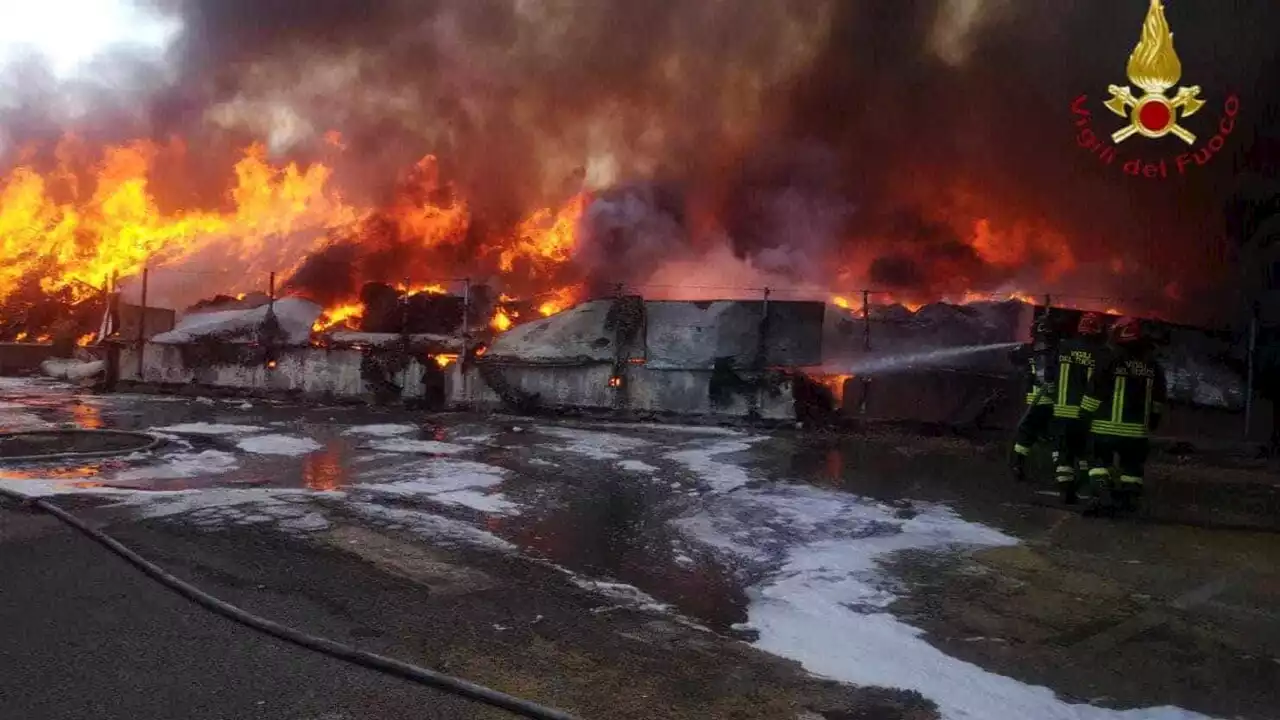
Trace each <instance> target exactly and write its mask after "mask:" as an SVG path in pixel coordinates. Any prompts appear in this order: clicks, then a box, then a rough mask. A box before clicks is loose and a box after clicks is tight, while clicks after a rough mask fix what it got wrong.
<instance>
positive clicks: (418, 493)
mask: <svg viewBox="0 0 1280 720" xmlns="http://www.w3.org/2000/svg"><path fill="white" fill-rule="evenodd" d="M379 475H380V476H382V477H387V476H390V477H391V478H393V479H392V480H391V481H390V482H383V483H377V484H365V485H360V486H359V488H360V490H362V491H365V492H370V493H377V494H382V495H397V496H401V497H425V498H430V499H431V500H433V501H435V502H440V503H445V504H448V505H460V506H464V507H469V508H472V509H474V510H480V511H481V512H489V513H499V514H514V513H517V512H519V509H520V508H519V506H518V505H516V504H515V503H513V502H511V501H509V500H507V499H506V498H505V497H503V496H502V495H500V494H498V493H494V492H492V488H494V487H496V486H498V485H499V484H501V483H502V481H503V480H504V479H505V477H506V471H505V470H504V469H502V468H500V467H495V466H493V465H485V464H483V463H478V462H471V461H468V460H443V459H441V460H433V461H428V462H426V463H413V464H412V465H410V466H401V467H399V468H396V469H393V470H390V471H388V472H386V473H378V474H376V475H375V476H379ZM486 491H488V492H486Z"/></svg>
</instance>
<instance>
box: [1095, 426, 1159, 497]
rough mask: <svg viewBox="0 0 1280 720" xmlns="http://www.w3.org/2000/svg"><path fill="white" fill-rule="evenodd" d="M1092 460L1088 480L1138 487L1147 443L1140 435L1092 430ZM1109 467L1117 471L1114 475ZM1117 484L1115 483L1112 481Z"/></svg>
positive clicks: (1144, 462) (1124, 486) (1114, 485)
mask: <svg viewBox="0 0 1280 720" xmlns="http://www.w3.org/2000/svg"><path fill="white" fill-rule="evenodd" d="M1091 441H1092V442H1093V462H1092V463H1091V464H1090V469H1089V479H1090V480H1092V481H1094V482H1100V483H1103V484H1106V485H1111V486H1112V487H1122V488H1131V489H1139V488H1141V487H1142V474H1143V467H1144V466H1145V465H1146V464H1147V452H1148V449H1149V447H1150V443H1149V441H1148V440H1147V438H1144V437H1121V436H1117V435H1101V434H1098V433H1093V434H1092V437H1091ZM1113 468H1115V469H1116V470H1119V473H1118V474H1116V473H1114V472H1113ZM1116 482H1118V483H1119V484H1118V485H1116V484H1115V483H1116Z"/></svg>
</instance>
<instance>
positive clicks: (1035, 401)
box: [1011, 339, 1057, 405]
mask: <svg viewBox="0 0 1280 720" xmlns="http://www.w3.org/2000/svg"><path fill="white" fill-rule="evenodd" d="M1056 353H1057V343H1055V342H1053V341H1052V340H1049V339H1037V340H1036V341H1035V342H1032V343H1027V344H1025V345H1022V346H1020V347H1018V348H1017V349H1015V350H1014V351H1013V352H1012V353H1011V355H1012V357H1013V361H1014V363H1016V364H1018V365H1022V366H1023V367H1025V368H1026V371H1025V372H1026V378H1027V404H1028V405H1052V404H1053V400H1054V394H1055V393H1056V392H1057V387H1056V383H1054V382H1053V375H1052V373H1051V371H1050V366H1051V365H1052V364H1053V362H1054V360H1055V359H1056V358H1055V354H1056Z"/></svg>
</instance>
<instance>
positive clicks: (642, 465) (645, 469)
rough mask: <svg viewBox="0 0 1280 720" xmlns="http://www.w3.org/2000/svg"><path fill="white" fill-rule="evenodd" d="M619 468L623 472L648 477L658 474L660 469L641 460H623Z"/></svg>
mask: <svg viewBox="0 0 1280 720" xmlns="http://www.w3.org/2000/svg"><path fill="white" fill-rule="evenodd" d="M618 467H620V468H622V469H623V470H627V471H630V472H638V473H644V474H646V475H652V474H653V473H656V472H658V468H656V467H654V466H652V465H650V464H649V463H647V462H643V461H640V460H622V461H620V462H619V463H618Z"/></svg>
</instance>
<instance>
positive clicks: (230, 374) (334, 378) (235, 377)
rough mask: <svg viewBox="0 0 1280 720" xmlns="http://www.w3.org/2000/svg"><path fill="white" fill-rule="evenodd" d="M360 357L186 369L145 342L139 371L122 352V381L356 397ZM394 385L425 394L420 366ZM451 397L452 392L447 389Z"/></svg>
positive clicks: (360, 392)
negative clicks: (268, 364)
mask: <svg viewBox="0 0 1280 720" xmlns="http://www.w3.org/2000/svg"><path fill="white" fill-rule="evenodd" d="M362 358H363V356H362V354H361V352H360V351H358V350H347V349H327V348H313V347H305V348H287V349H282V350H280V352H279V355H278V359H277V361H276V366H275V367H274V368H268V367H266V366H265V365H259V364H253V365H240V364H211V365H202V366H199V367H188V366H187V365H186V363H185V362H184V360H183V353H182V348H181V346H178V345H159V344H153V343H148V344H147V345H146V346H145V349H144V354H143V362H142V372H141V374H139V372H138V355H137V351H136V349H134V348H125V349H123V350H122V351H121V353H120V379H121V380H125V381H131V382H141V383H148V384H157V385H207V386H212V387H223V388H232V389H241V390H258V391H268V392H272V391H274V392H300V393H302V394H304V395H308V396H312V397H322V398H329V397H332V398H359V397H363V396H364V395H366V394H367V393H370V392H371V391H372V389H371V388H370V387H369V386H368V383H366V382H365V381H364V379H363V378H361V376H360V363H361V360H362ZM445 377H446V382H447V383H449V385H452V384H454V383H456V382H457V372H456V364H455V365H454V366H452V367H451V371H449V372H446V374H445ZM392 380H393V381H394V382H396V383H397V384H399V385H401V387H403V388H404V391H403V393H402V394H401V396H402V397H405V398H419V397H422V395H423V387H422V365H421V364H419V363H418V362H417V361H416V360H410V361H409V362H408V365H407V368H406V370H405V371H404V372H402V373H396V375H395V376H394V377H393V378H392ZM449 392H450V393H452V392H453V390H452V389H450V390H449Z"/></svg>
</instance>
